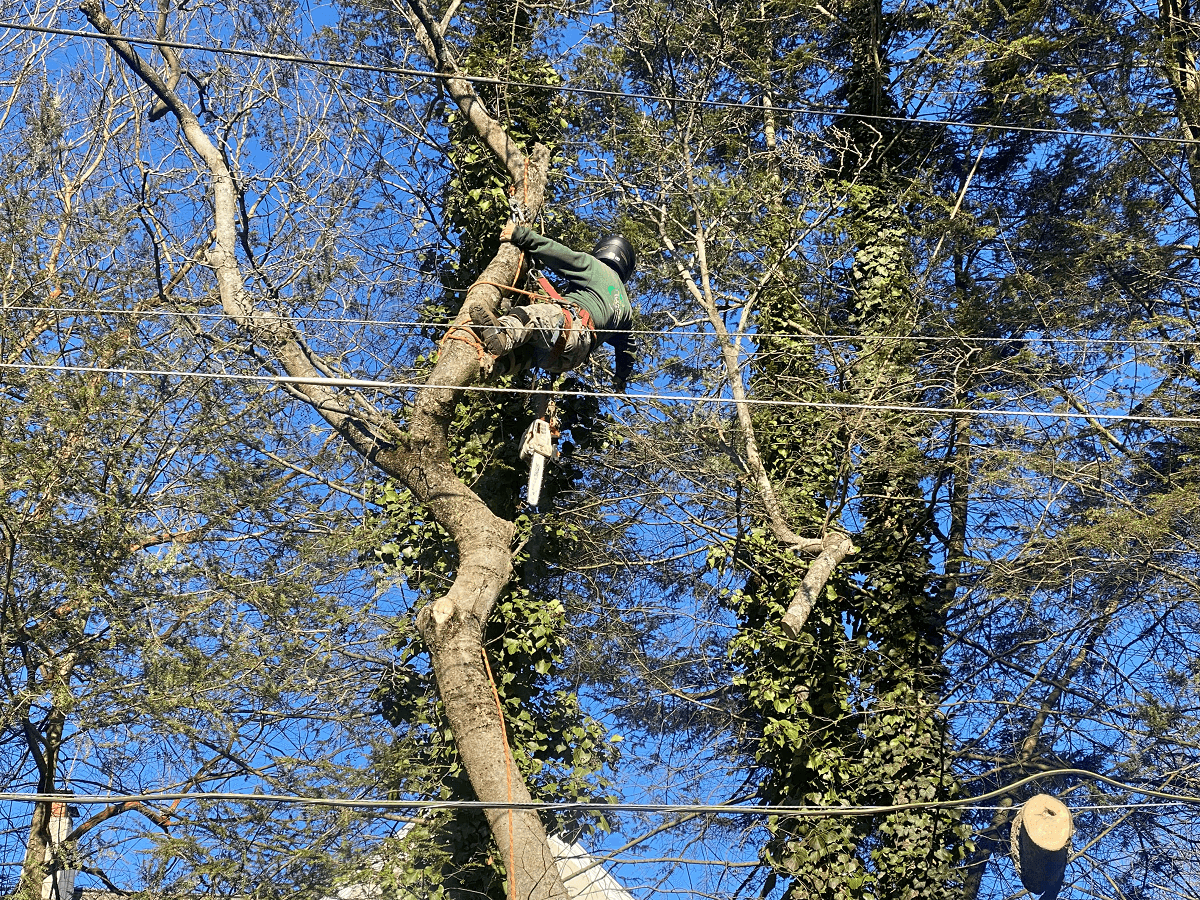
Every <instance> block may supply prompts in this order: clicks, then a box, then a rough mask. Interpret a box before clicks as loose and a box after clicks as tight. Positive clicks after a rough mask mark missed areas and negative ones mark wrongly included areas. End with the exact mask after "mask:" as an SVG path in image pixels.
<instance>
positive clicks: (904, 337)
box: [0, 306, 1200, 348]
mask: <svg viewBox="0 0 1200 900" xmlns="http://www.w3.org/2000/svg"><path fill="white" fill-rule="evenodd" d="M0 309H3V310H4V311H5V312H30V313H57V314H61V315H64V316H86V315H97V316H108V315H112V316H146V317H151V316H162V317H177V318H178V317H187V318H194V319H212V320H222V319H227V318H229V316H228V314H227V313H224V312H190V311H186V310H177V309H117V308H115V307H103V306H2V307H0ZM288 318H289V319H290V320H291V321H293V322H304V323H313V324H325V325H378V326H380V327H384V328H392V329H408V330H411V331H414V332H416V331H418V330H420V329H422V328H449V327H450V325H451V324H452V322H451V321H450V320H446V321H445V322H434V321H429V322H415V321H406V320H403V319H367V318H355V317H352V316H295V315H289V316H288ZM629 333H630V334H641V335H656V336H660V337H661V336H668V335H669V336H671V337H693V338H696V337H707V338H715V337H717V334H716V333H715V332H712V331H701V330H698V329H695V328H687V329H682V328H681V329H665V330H664V329H661V328H630V329H629ZM730 336H731V337H734V338H739V339H741V338H746V339H750V340H757V339H760V338H786V339H788V340H795V341H811V342H813V343H817V342H828V343H830V344H847V343H854V342H856V341H895V342H897V343H906V344H920V343H928V344H953V343H958V344H1004V345H1009V344H1075V345H1079V346H1087V347H1093V346H1095V347H1103V346H1115V347H1128V346H1134V347H1193V348H1195V347H1200V340H1197V339H1195V338H1192V339H1187V338H1179V339H1177V340H1162V339H1155V340H1148V339H1146V338H1143V337H1141V336H1133V337H1128V338H1100V337H1059V336H1057V335H1045V336H1037V335H1035V336H1025V335H1013V336H1012V337H976V336H973V335H967V336H964V335H947V334H939V335H922V334H899V335H896V334H815V333H814V334H804V333H802V332H796V331H747V332H744V333H742V334H740V335H736V334H735V335H730Z"/></svg>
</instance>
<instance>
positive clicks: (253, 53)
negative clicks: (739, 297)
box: [0, 21, 1200, 146]
mask: <svg viewBox="0 0 1200 900" xmlns="http://www.w3.org/2000/svg"><path fill="white" fill-rule="evenodd" d="M0 28H6V29H10V30H13V31H28V32H34V33H38V34H53V35H59V36H62V37H78V38H87V39H90V40H101V41H108V40H110V37H109V35H105V34H101V33H100V32H96V31H82V30H75V29H70V28H52V27H50V26H46V25H32V24H27V23H23V22H8V21H0ZM120 37H121V40H123V41H126V42H127V43H130V44H144V45H147V46H152V47H170V48H172V49H175V50H195V51H199V52H202V53H214V54H218V55H219V54H226V55H230V56H244V57H250V58H253V59H267V60H274V61H277V62H289V63H294V64H296V65H302V66H312V67H314V68H332V69H352V70H355V71H362V72H372V73H375V74H380V75H402V76H406V77H410V78H425V79H430V80H445V79H450V78H458V79H461V80H463V81H469V82H471V83H473V84H488V85H494V86H500V87H529V88H536V89H538V90H557V91H563V92H566V93H574V94H582V95H584V96H589V97H610V98H618V99H625V100H640V101H643V102H653V103H675V104H680V105H684V106H704V107H710V108H712V109H747V110H761V107H760V106H759V105H758V104H756V103H748V102H742V101H736V100H709V99H699V100H698V99H694V98H690V97H677V96H670V95H666V94H649V93H641V92H635V91H613V90H605V89H602V88H585V87H576V86H574V85H569V84H537V83H535V82H528V81H520V80H517V79H512V78H494V77H491V76H486V75H467V74H463V73H453V72H434V71H430V70H428V69H409V68H403V67H400V66H376V65H371V64H368V63H356V62H349V61H341V62H338V61H335V60H328V59H318V58H314V57H308V56H300V55H298V54H292V53H273V52H270V51H267V50H248V49H244V48H240V47H213V46H209V45H206V44H193V43H186V42H183V41H166V40H160V39H157V38H145V37H133V36H130V35H127V34H122V35H121V36H120ZM773 109H774V110H775V111H776V112H785V113H793V114H795V115H807V116H837V117H841V118H849V119H858V120H862V121H871V122H895V123H899V124H908V125H925V126H930V127H938V128H969V129H973V130H976V131H1001V132H1021V133H1027V134H1046V135H1058V136H1062V137H1086V138H1099V139H1103V140H1121V141H1130V142H1132V143H1164V144H1173V145H1179V146H1188V145H1191V144H1197V143H1200V140H1195V139H1189V138H1179V137H1162V136H1160V135H1152V134H1121V133H1120V132H1110V131H1083V130H1076V129H1070V128H1037V127H1034V126H1031V125H995V124H990V123H984V122H955V121H953V120H952V119H916V118H911V117H905V116H886V115H877V114H871V113H856V112H846V111H844V110H839V109H834V108H831V107H817V106H776V107H773Z"/></svg>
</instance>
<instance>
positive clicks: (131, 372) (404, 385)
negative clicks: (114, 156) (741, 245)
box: [0, 363, 1200, 426]
mask: <svg viewBox="0 0 1200 900" xmlns="http://www.w3.org/2000/svg"><path fill="white" fill-rule="evenodd" d="M2 369H12V370H19V371H25V370H30V371H41V372H86V373H90V374H95V375H120V376H131V377H138V378H205V379H211V380H214V381H250V382H258V383H263V384H278V385H285V384H290V385H305V384H311V385H321V386H322V387H329V388H357V389H362V390H377V391H386V392H389V393H395V392H397V391H419V390H422V389H424V388H449V389H451V390H463V391H475V392H479V393H495V394H537V395H539V396H544V395H545V394H547V393H551V391H550V390H549V389H548V388H542V389H537V388H516V387H497V386H495V385H485V384H474V385H466V386H464V385H458V384H431V383H420V382H408V381H381V380H373V379H367V378H322V377H317V376H314V377H312V378H308V377H298V376H294V375H251V374H248V373H245V374H243V373H229V372H197V371H190V372H185V371H179V370H175V369H123V368H106V367H102V366H66V365H43V364H38V363H0V370H2ZM554 393H560V394H567V395H570V396H572V397H596V398H599V399H609V400H613V399H615V400H621V401H624V402H628V403H631V404H632V403H636V402H638V401H640V400H659V401H663V402H666V403H695V404H701V405H704V404H712V405H718V406H732V405H734V404H736V403H739V402H741V403H745V404H746V405H748V406H762V407H791V408H796V409H827V410H865V411H869V412H894V413H913V414H916V415H931V416H938V417H956V416H962V417H968V418H980V417H987V418H992V417H994V418H1008V419H1076V420H1080V421H1083V422H1087V423H1089V424H1090V423H1093V422H1143V423H1156V424H1162V425H1185V426H1194V425H1200V416H1146V415H1126V414H1124V413H1078V412H1076V413H1071V412H1055V411H1049V410H1027V409H979V408H966V407H953V406H909V405H904V404H888V403H834V402H822V401H815V400H765V399H757V398H749V399H746V400H742V401H738V400H735V399H734V398H732V397H698V396H695V395H692V394H652V393H647V394H629V393H626V394H615V393H613V392H611V391H579V390H561V389H560V390H558V391H554Z"/></svg>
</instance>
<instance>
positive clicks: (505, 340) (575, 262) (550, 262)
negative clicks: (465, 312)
mask: <svg viewBox="0 0 1200 900" xmlns="http://www.w3.org/2000/svg"><path fill="white" fill-rule="evenodd" d="M500 240H502V241H511V242H512V243H513V244H514V245H515V246H517V247H519V248H521V249H522V250H524V251H525V252H526V253H528V254H529V255H530V256H531V257H532V258H533V260H534V261H535V262H536V263H537V264H538V265H539V266H545V267H546V268H547V269H550V270H551V271H552V272H554V273H555V274H557V275H559V276H561V277H562V278H564V279H566V281H567V282H568V287H567V289H566V290H565V292H564V293H563V294H562V295H561V296H559V295H558V294H557V292H555V291H554V290H553V289H552V288H551V289H550V294H551V297H550V300H549V301H547V302H538V303H531V304H529V305H528V306H519V307H517V308H516V309H514V310H512V312H510V313H507V314H506V315H503V316H501V317H500V318H496V316H495V315H493V314H492V311H491V310H490V309H488V308H487V307H486V306H485V305H483V304H481V303H476V304H474V305H473V306H472V307H471V322H472V323H473V324H474V325H475V326H476V331H477V333H478V334H479V337H480V339H481V340H482V341H483V346H484V347H485V348H487V351H488V353H490V354H492V355H493V356H495V357H496V358H497V359H499V358H501V357H503V356H505V355H507V354H509V353H511V352H512V351H513V350H515V349H517V348H519V347H522V346H523V345H527V346H528V347H529V348H531V349H532V351H533V353H532V359H531V360H527V361H525V364H524V365H520V364H519V363H518V367H520V368H527V367H529V366H537V367H538V368H541V369H545V370H546V371H547V372H566V371H568V370H569V369H574V368H576V367H578V366H580V365H582V364H583V363H584V361H585V360H586V359H587V358H588V356H589V354H591V352H592V350H594V349H595V348H596V347H597V346H599V345H600V344H603V343H607V344H611V345H612V347H613V349H614V350H615V351H616V378H615V380H614V386H615V388H616V390H617V392H618V393H624V391H625V381H626V379H627V378H628V377H629V374H630V372H631V371H632V370H633V352H632V350H631V349H630V346H629V328H630V326H631V325H632V324H633V306H632V304H630V302H629V294H628V293H627V292H626V290H625V282H626V281H628V280H629V277H630V276H631V275H632V274H633V270H634V266H635V265H636V262H637V260H636V257H635V255H634V252H633V245H632V244H630V243H629V241H627V240H625V238H623V237H619V236H617V235H613V236H610V237H606V238H604V239H603V240H602V241H600V243H598V244H597V245H596V248H595V249H594V250H593V251H592V252H591V253H590V254H589V253H580V252H579V251H578V250H572V249H571V248H570V247H566V246H564V245H562V244H560V243H558V242H557V241H554V240H551V239H550V238H548V237H543V236H542V235H540V234H538V233H537V232H536V231H533V230H531V229H529V228H526V227H525V226H524V225H518V224H516V223H515V222H509V223H508V224H507V225H505V226H504V230H503V231H501V232H500ZM543 287H549V284H548V283H547V282H543Z"/></svg>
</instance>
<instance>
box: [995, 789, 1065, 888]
mask: <svg viewBox="0 0 1200 900" xmlns="http://www.w3.org/2000/svg"><path fill="white" fill-rule="evenodd" d="M1073 832H1074V826H1073V825H1072V824H1071V811H1070V810H1069V809H1068V808H1067V806H1066V804H1064V803H1063V802H1062V801H1061V800H1058V799H1056V798H1054V797H1051V796H1050V795H1049V794H1038V795H1037V796H1035V797H1030V798H1029V799H1028V800H1026V801H1025V804H1024V805H1023V806H1022V807H1021V809H1020V811H1019V812H1018V813H1017V815H1016V818H1014V819H1013V824H1012V836H1011V838H1010V840H1011V842H1012V859H1013V865H1014V866H1016V869H1017V874H1018V875H1019V876H1020V877H1021V884H1023V885H1024V886H1025V889H1026V890H1028V891H1030V892H1032V893H1034V894H1051V895H1052V896H1054V895H1057V893H1058V888H1059V887H1061V885H1062V880H1063V873H1064V872H1065V871H1066V868H1067V848H1068V845H1069V844H1070V843H1071V835H1072V833H1073Z"/></svg>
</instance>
